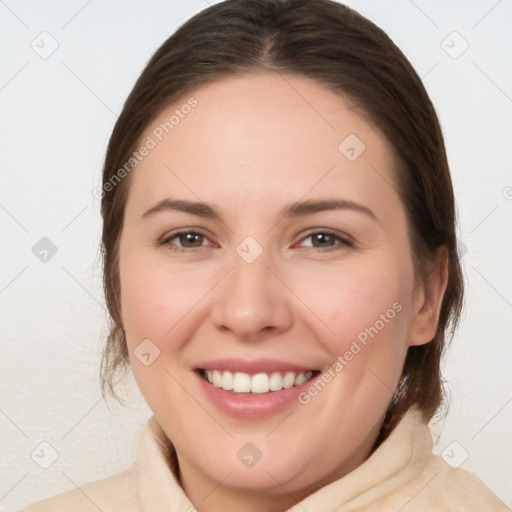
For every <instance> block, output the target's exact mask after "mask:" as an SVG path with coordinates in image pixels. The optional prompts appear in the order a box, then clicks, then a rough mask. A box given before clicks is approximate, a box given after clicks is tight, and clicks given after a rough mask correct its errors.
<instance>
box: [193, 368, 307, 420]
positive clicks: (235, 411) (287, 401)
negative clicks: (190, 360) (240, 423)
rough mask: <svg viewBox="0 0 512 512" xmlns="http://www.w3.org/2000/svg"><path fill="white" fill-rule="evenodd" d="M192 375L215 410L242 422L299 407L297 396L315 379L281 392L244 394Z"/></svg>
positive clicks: (198, 375)
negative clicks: (242, 420)
mask: <svg viewBox="0 0 512 512" xmlns="http://www.w3.org/2000/svg"><path fill="white" fill-rule="evenodd" d="M194 373H195V374H196V376H197V378H198V379H199V385H200V386H201V388H202V390H203V392H204V393H205V394H206V396H207V398H208V399H209V400H210V402H212V403H213V404H214V405H215V406H216V407H217V409H219V410H220V411H221V412H223V413H224V414H226V415H228V416H232V417H234V418H238V419H244V420H256V419H260V418H266V417H268V416H272V415H273V414H276V413H279V412H281V411H283V410H285V409H286V408H287V407H289V406H290V405H292V404H293V403H296V404H298V405H300V403H299V400H298V396H299V394H300V393H301V392H302V391H304V390H305V389H307V388H308V387H309V386H311V383H312V382H313V381H314V380H315V377H313V378H312V379H310V380H308V381H307V382H304V384H301V385H300V386H294V387H292V388H289V389H282V390H281V391H269V392H268V393H261V394H259V393H251V394H245V393H234V392H233V391H226V390H224V389H222V388H216V387H215V386H214V385H213V384H210V383H209V382H208V381H207V380H205V379H204V378H203V377H202V376H201V375H200V374H199V373H198V372H194Z"/></svg>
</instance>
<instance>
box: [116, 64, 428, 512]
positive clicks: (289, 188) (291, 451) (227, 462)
mask: <svg viewBox="0 0 512 512" xmlns="http://www.w3.org/2000/svg"><path fill="white" fill-rule="evenodd" d="M191 97H193V98H194V100H195V101H192V102H190V101H189V100H190V98H191ZM187 101H189V104H192V103H194V105H195V106H194V107H193V108H190V109H189V108H182V106H183V105H185V104H187ZM176 109H178V110H179V111H180V113H181V115H180V116H178V117H179V121H178V122H175V124H174V125H173V127H172V130H171V129H169V128H168V127H167V128H168V129H167V131H168V133H165V130H163V133H162V125H161V123H165V122H168V121H169V118H170V117H171V116H172V115H173V114H175V111H176ZM185 112H188V113H186V114H185ZM174 121H176V119H175V120H174ZM159 127H160V131H158V128H159ZM155 134H158V136H157V135H155ZM148 136H149V137H150V138H151V139H152V140H153V141H154V142H155V143H156V144H155V147H152V148H151V149H150V151H149V152H148V154H147V156H145V158H143V160H142V161H141V162H140V163H139V164H138V166H137V168H136V169H135V170H134V171H132V172H133V174H132V175H131V176H130V180H131V183H130V191H129V196H128V200H127V204H126V210H125V222H124V227H123V231H122V235H121V240H120V249H119V251H120V252H119V256H120V280H121V309H122V318H123V324H124V327H125V330H126V332H127V343H128V348H129V353H130V362H131V366H132V370H133V373H134V376H135V379H136V381H137V383H138V385H139V387H140V389H141V392H142V394H143V395H144V397H145V399H146V401H147V402H148V404H149V406H150V407H151V409H152V411H153V412H154V414H155V416H156V417H157V419H158V421H159V423H160V425H161V426H162V428H163V429H164V431H165V432H166V434H167V436H168V437H169V438H170V440H171V441H172V443H173V444H174V446H175V448H176V451H177V455H178V459H179V463H180V471H181V479H182V484H183V485H184V487H185V489H188V490H189V493H191V494H193V493H194V492H195V493H198V494H201V493H202V494H201V496H203V497H204V496H205V495H207V494H208V493H210V491H211V489H212V488H214V487H215V486H216V485H217V483H218V482H219V481H221V480H223V479H224V478H225V480H224V481H223V483H222V486H220V487H218V488H217V490H216V491H215V492H214V493H211V495H210V496H209V498H208V503H214V502H215V500H220V499H221V497H222V496H224V495H226V493H228V494H229V493H233V494H238V495H240V494H241V493H251V492H257V493H258V496H259V497H260V498H261V499H266V498H262V496H270V497H271V499H272V500H274V501H275V502H277V501H279V500H281V501H282V504H283V505H284V504H286V505H287V506H290V505H291V503H289V500H290V498H289V495H287V494H286V493H284V491H283V488H285V489H286V490H287V492H289V493H294V495H295V496H296V498H300V497H301V496H305V495H307V494H309V493H311V492H312V491H314V490H315V489H317V488H319V487H321V486H323V485H325V484H327V483H329V482H331V481H333V480H335V479H337V478H339V477H341V476H343V475H344V474H346V473H348V472H349V471H351V470H353V469H354V468H355V467H357V466H358V465H360V464H361V463H362V462H363V461H364V460H365V459H366V458H367V457H368V455H369V453H370V451H371V448H372V446H373V444H374V442H375V440H376V437H377V435H378V432H379V429H380V426H381V424H382V421H383V416H384V414H385V411H386V409H387V407H388V404H389V401H390V399H391V397H392V394H393V393H392V390H394V389H395V388H396V386H397V383H398V382H399V379H400V375H401V371H402V367H403V363H404V359H405V355H406V351H407V348H408V346H409V345H411V344H420V343H425V342H428V341H429V340H430V339H431V338H432V337H433V335H434V333H435V322H433V321H432V318H431V316H428V315H427V313H425V310H426V309H429V310H430V311H431V309H432V308H431V307H430V306H429V307H427V305H426V300H427V295H426V292H425V290H424V287H423V286H419V287H417V288H415V275H414V270H413V264H412V259H411V251H410V245H409V239H408V235H407V232H408V231H407V219H406V215H405V211H404V207H403V204H402V202H401V200H400V198H399V196H398V194H397V191H396V179H395V176H394V174H393V167H394V163H393V155H392V152H391V149H390V147H389V145H388V144H387V142H386V140H385V138H384V136H383V135H382V133H380V132H379V130H378V127H376V126H374V125H373V124H370V123H369V122H368V121H366V120H365V119H364V118H363V117H361V116H360V115H359V114H358V113H357V112H356V111H355V110H353V109H351V106H350V103H349V101H348V100H347V99H345V98H343V97H340V96H338V95H335V94H334V93H332V92H330V91H328V90H327V89H325V88H323V87H322V86H321V85H318V84H316V83H315V82H312V81H309V80H305V79H303V78H299V77H297V76H293V75H283V76H280V75H278V74H271V73H256V74H250V75H245V76H243V77H229V78H224V79H222V80H219V81H217V82H214V83H212V84H210V85H209V86H208V87H207V88H205V89H199V90H196V91H193V93H191V94H189V95H187V96H185V97H184V98H183V100H180V101H179V102H176V103H175V104H173V105H172V106H170V107H169V108H168V109H166V110H165V111H163V112H162V113H161V114H160V116H159V117H158V119H157V120H156V121H155V122H154V123H152V125H151V126H150V127H148V129H147V131H146V133H145V135H144V136H143V137H142V141H147V140H148ZM159 139H161V140H159ZM151 146H153V144H151ZM427 317H428V318H430V320H428V319H427ZM224 388H225V389H224ZM260 498H259V499H260ZM286 500H288V502H287V501H286Z"/></svg>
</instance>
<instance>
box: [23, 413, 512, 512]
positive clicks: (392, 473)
mask: <svg viewBox="0 0 512 512" xmlns="http://www.w3.org/2000/svg"><path fill="white" fill-rule="evenodd" d="M162 436H165V434H164V432H163V431H162V429H161V427H160V425H159V424H158V422H157V420H156V418H155V417H154V416H152V417H151V418H150V419H149V421H148V423H147V424H146V426H145V427H144V429H143V431H142V433H141V434H140V436H139V439H138V441H137V447H136V455H135V463H134V464H133V465H132V466H131V467H130V468H129V469H127V470H125V471H123V472H122V473H119V474H116V475H114V476H111V477H108V478H105V479H103V480H98V481H96V482H91V483H89V484H86V485H83V486H82V487H80V489H73V490H71V491H68V492H65V493H63V494H59V495H58V496H55V497H53V498H49V499H46V500H43V501H39V502H37V503H34V504H32V505H30V506H28V507H27V508H25V509H23V511H21V512H98V510H100V511H102V512H164V511H165V512H194V511H195V509H194V507H193V505H192V503H191V502H190V501H189V500H188V498H187V496H186V495H185V493H184V491H183V489H182V488H181V486H180V484H179V482H178V481H177V479H176V477H175V475H174V474H173V473H172V472H171V471H170V469H169V466H168V464H167V460H168V459H166V457H165V455H164V452H163V450H162V446H163V444H162V442H161V439H165V437H162ZM305 510H306V511H308V512H356V511H363V510H364V511H370V512H377V511H378V512H387V511H389V512H399V511H403V512H419V511H421V512H424V511H429V512H445V511H453V512H463V511H475V512H488V511H496V512H501V511H510V509H509V508H508V507H506V506H505V505H504V503H503V502H501V501H500V500H499V499H498V498H497V497H496V496H494V495H493V494H492V493H491V492H490V491H489V490H488V489H487V488H486V487H485V486H484V485H483V484H482V483H481V482H480V481H479V480H478V479H477V478H476V477H474V476H473V475H471V474H470V473H468V472H467V471H464V470H462V469H452V468H451V467H450V466H449V465H448V464H447V463H446V462H445V461H444V460H443V459H442V458H441V457H439V456H437V455H433V454H432V437H431V434H430V431H429V429H428V427H427V425H425V424H424V423H423V422H422V421H421V420H420V418H419V415H418V414H417V413H416V412H415V411H413V410H410V411H409V412H408V413H407V414H406V415H405V416H404V418H403V419H402V421H401V422H400V423H399V424H398V425H397V427H396V428H395V429H394V430H393V432H392V433H391V435H390V436H389V437H388V439H386V441H385V442H384V443H382V444H381V445H380V446H379V448H378V449H377V450H376V451H375V452H374V453H373V454H372V455H371V457H369V458H368V459H367V460H366V461H365V462H364V463H363V464H361V466H359V467H358V468H356V469H355V470H354V471H352V472H351V473H349V474H348V475H345V476H344V477H343V478H341V479H339V480H337V481H335V482H333V483H331V484H329V485H327V486H325V487H323V488H322V489H320V490H318V491H317V492H315V493H314V494H311V495H310V496H308V497H307V498H306V499H304V500H303V501H302V502H300V503H298V504H296V505H295V506H293V507H292V508H291V509H289V512H304V511H305ZM219 512H222V511H219Z"/></svg>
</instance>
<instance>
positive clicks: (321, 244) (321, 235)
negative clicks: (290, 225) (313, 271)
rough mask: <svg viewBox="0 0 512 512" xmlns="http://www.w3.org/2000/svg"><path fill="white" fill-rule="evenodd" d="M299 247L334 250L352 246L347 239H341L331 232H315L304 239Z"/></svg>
mask: <svg viewBox="0 0 512 512" xmlns="http://www.w3.org/2000/svg"><path fill="white" fill-rule="evenodd" d="M299 246H302V247H313V248H315V249H322V248H323V249H336V248H344V247H350V246H352V241H351V240H350V239H349V238H348V237H346V236H345V237H343V236H341V235H339V234H337V233H334V232H332V231H326V230H323V231H315V232H312V233H309V234H308V235H307V236H306V237H304V238H303V239H302V240H301V242H300V243H299Z"/></svg>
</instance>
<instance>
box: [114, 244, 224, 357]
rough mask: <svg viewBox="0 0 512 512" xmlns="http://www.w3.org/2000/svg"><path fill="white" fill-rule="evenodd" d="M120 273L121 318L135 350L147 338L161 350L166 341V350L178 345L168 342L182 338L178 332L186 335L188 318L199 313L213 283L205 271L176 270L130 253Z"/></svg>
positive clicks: (122, 262) (131, 345) (122, 264)
mask: <svg viewBox="0 0 512 512" xmlns="http://www.w3.org/2000/svg"><path fill="white" fill-rule="evenodd" d="M127 252H128V251H127ZM120 276H121V304H122V317H123V322H124V325H125V328H126V330H127V333H128V336H127V338H128V344H129V346H130V347H131V349H132V350H133V348H134V347H135V345H137V344H138V343H140V342H141V341H142V340H143V339H145V338H149V339H150V340H152V341H153V342H154V343H155V344H156V345H157V346H158V347H159V348H160V349H163V346H164V340H166V341H165V343H166V345H165V350H166V351H168V350H175V349H177V348H179V346H173V344H172V343H171V344H170V345H169V342H170V341H171V342H172V340H177V343H179V340H180V339H183V336H182V335H180V336H176V335H175V334H176V333H178V332H180V333H181V334H183V333H182V331H183V329H184V328H185V326H186V325H187V323H188V322H187V321H186V320H187V319H188V317H189V316H190V315H191V314H193V315H194V316H196V315H197V314H198V312H200V310H201V308H200V307H197V306H198V305H199V304H200V303H201V301H202V299H203V298H204V297H205V296H206V294H207V293H208V290H209V289H210V288H211V287H212V285H213V284H214V280H213V279H209V278H208V276H206V275H205V273H198V272H197V271H196V272H190V271H188V270H187V268H181V269H180V271H179V272H177V271H175V270H173V269H169V268H164V267H163V266H162V265H157V264H155V262H154V261H150V260H148V258H144V257H135V256H129V255H128V256H127V257H126V258H124V260H122V261H121V265H120ZM210 281H211V282H210Z"/></svg>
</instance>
